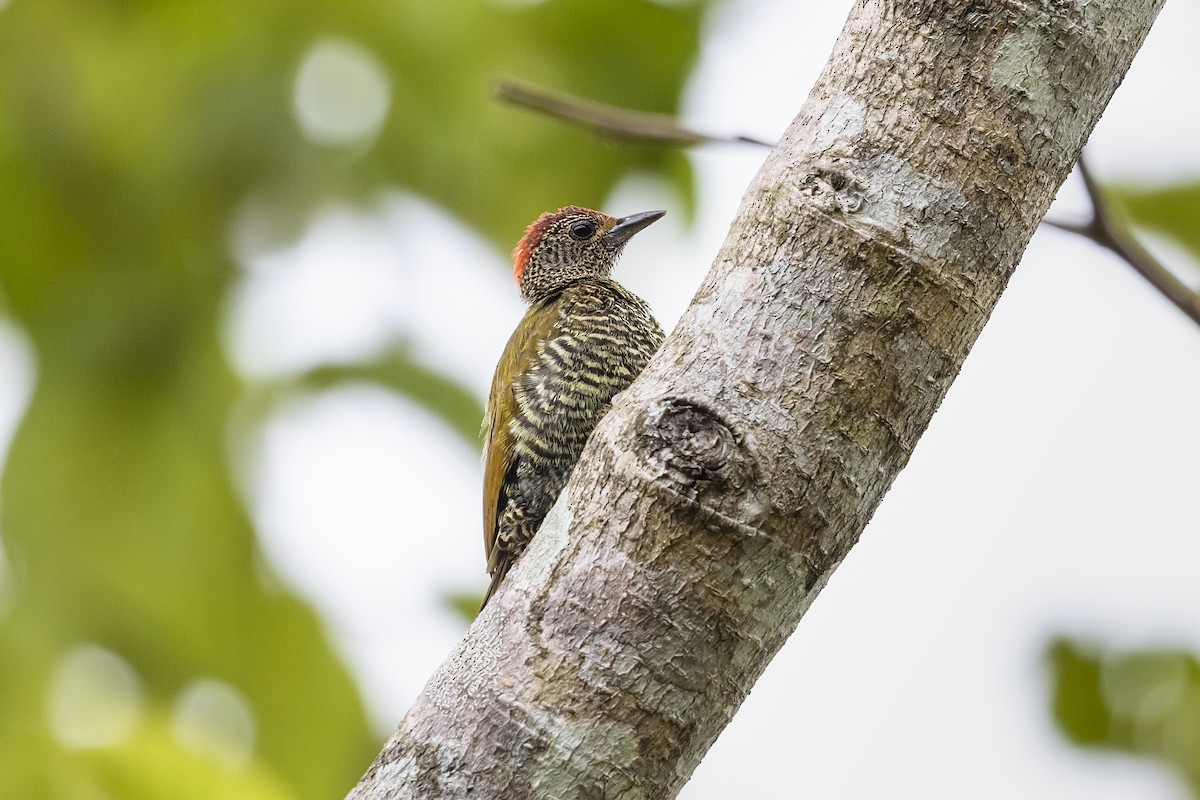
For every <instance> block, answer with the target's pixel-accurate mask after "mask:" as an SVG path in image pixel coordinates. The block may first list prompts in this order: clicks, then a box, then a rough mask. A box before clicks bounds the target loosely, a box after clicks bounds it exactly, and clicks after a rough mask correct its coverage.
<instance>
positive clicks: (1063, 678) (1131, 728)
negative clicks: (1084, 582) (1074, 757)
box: [1048, 639, 1200, 797]
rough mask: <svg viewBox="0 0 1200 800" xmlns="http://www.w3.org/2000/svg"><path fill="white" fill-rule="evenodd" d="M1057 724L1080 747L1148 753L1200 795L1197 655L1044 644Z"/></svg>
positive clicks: (1199, 670)
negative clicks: (1176, 773) (1047, 647)
mask: <svg viewBox="0 0 1200 800" xmlns="http://www.w3.org/2000/svg"><path fill="white" fill-rule="evenodd" d="M1048 661H1049V664H1050V670H1051V681H1052V707H1053V713H1054V719H1055V721H1056V722H1057V723H1058V726H1059V729H1060V730H1061V731H1062V733H1063V735H1065V736H1066V737H1067V738H1068V739H1070V740H1071V741H1072V742H1074V743H1075V744H1078V745H1080V746H1084V747H1092V748H1098V749H1107V750H1114V751H1118V752H1122V753H1128V754H1130V755H1138V756H1144V757H1147V758H1152V759H1154V760H1156V761H1159V762H1161V763H1162V764H1164V765H1166V766H1168V767H1170V768H1172V769H1174V770H1176V771H1177V772H1178V773H1179V774H1180V776H1181V777H1182V778H1183V779H1184V780H1185V781H1186V782H1187V783H1188V785H1189V786H1190V787H1191V789H1192V792H1193V794H1194V795H1196V796H1197V797H1200V659H1198V658H1197V656H1196V655H1195V654H1193V653H1188V652H1186V651H1182V650H1169V649H1162V650H1133V651H1119V650H1114V649H1107V648H1101V647H1098V646H1095V645H1091V644H1087V643H1082V642H1077V641H1074V640H1071V639H1058V640H1056V641H1054V642H1053V643H1052V644H1051V646H1050V648H1049V650H1048Z"/></svg>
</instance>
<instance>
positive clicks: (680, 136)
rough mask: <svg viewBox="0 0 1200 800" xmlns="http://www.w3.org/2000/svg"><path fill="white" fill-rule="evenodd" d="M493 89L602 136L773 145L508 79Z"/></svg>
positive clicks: (504, 98)
mask: <svg viewBox="0 0 1200 800" xmlns="http://www.w3.org/2000/svg"><path fill="white" fill-rule="evenodd" d="M495 91H496V97H497V99H499V100H502V101H504V102H506V103H511V104H512V105H515V106H521V107H522V108H528V109H530V110H532V111H537V112H538V113H541V114H546V115H547V116H551V117H556V118H558V119H563V120H566V121H568V122H573V123H575V124H577V125H582V126H584V127H585V128H591V129H592V130H594V131H596V132H597V133H599V134H601V135H602V136H611V137H614V138H617V139H634V140H640V141H645V142H657V143H659V144H669V145H674V146H683V147H688V146H691V145H697V144H709V143H712V142H720V143H732V144H754V145H759V146H761V147H774V146H775V145H773V144H771V143H769V142H764V141H761V140H759V139H755V138H753V137H750V136H716V135H713V134H709V133H700V132H699V131H694V130H691V129H690V128H685V127H684V126H683V125H681V124H680V123H679V120H677V119H676V118H675V117H672V116H671V115H670V114H654V113H651V112H648V111H635V110H633V109H629V108H620V107H619V106H610V105H606V104H604V103H598V102H596V101H595V100H588V99H586V98H582V97H576V96H575V95H570V94H564V93H562V92H550V91H547V90H545V89H540V88H537V87H534V86H530V85H529V84H525V83H517V82H515V81H511V80H501V81H499V82H497V83H496V89H495Z"/></svg>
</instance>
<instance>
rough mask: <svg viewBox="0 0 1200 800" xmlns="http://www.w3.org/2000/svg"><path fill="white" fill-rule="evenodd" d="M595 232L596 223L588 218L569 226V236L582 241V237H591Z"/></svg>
mask: <svg viewBox="0 0 1200 800" xmlns="http://www.w3.org/2000/svg"><path fill="white" fill-rule="evenodd" d="M595 232H596V223H594V222H591V221H590V220H586V219H584V220H580V221H579V222H576V223H575V224H574V225H572V226H571V238H572V239H575V240H576V241H580V242H582V241H583V240H584V239H590V238H592V234H594V233H595Z"/></svg>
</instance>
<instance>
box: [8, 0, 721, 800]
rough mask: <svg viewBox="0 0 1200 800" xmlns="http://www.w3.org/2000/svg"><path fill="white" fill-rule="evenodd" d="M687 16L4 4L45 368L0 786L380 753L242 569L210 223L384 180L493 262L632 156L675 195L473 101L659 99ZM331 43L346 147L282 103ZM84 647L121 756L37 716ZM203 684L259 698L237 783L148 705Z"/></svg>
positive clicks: (690, 20)
mask: <svg viewBox="0 0 1200 800" xmlns="http://www.w3.org/2000/svg"><path fill="white" fill-rule="evenodd" d="M701 13H702V4H701V3H694V4H691V5H687V4H684V5H675V6H673V7H671V8H666V7H663V6H659V5H655V4H653V3H650V2H645V1H644V0H571V2H561V1H553V0H552V1H551V2H544V3H537V4H515V3H489V2H483V0H462V1H461V2H456V3H436V2H426V1H425V0H388V1H387V2H382V0H349V1H348V2H344V3H324V2H313V1H312V0H298V1H297V0H292V1H291V2H281V1H280V0H264V1H263V2H255V3H245V2H241V0H211V1H210V2H205V3H195V2H184V1H183V0H156V1H155V2H146V1H145V0H141V1H140V2H139V1H138V0H133V1H132V2H121V3H118V2H96V1H95V0H61V1H60V2H54V3H45V2H36V0H13V2H11V3H10V4H8V5H6V6H4V7H2V8H0V119H3V123H0V186H3V187H4V189H3V191H0V303H2V304H3V305H2V306H0V311H3V312H4V313H7V314H8V315H11V316H12V317H13V318H14V319H15V320H16V321H17V323H18V324H19V325H20V326H21V327H22V328H23V329H24V330H25V331H26V332H27V333H28V335H29V336H30V338H31V339H32V341H33V344H34V347H35V350H36V354H37V365H38V376H37V385H36V389H35V394H34V396H33V399H32V402H31V405H30V408H29V411H28V414H27V416H26V418H25V419H24V420H23V421H22V424H21V427H20V429H19V431H18V434H17V437H16V439H15V441H14V443H13V447H12V451H11V453H10V457H9V461H8V463H7V464H6V466H5V471H4V482H3V485H2V486H0V490H2V493H0V512H2V514H3V516H2V517H0V525H2V527H0V533H2V535H3V545H4V552H5V555H6V561H7V563H8V573H9V577H8V578H7V579H3V578H0V580H7V581H8V582H9V584H10V585H8V586H6V587H4V594H5V596H6V597H11V605H10V606H8V607H7V608H4V609H0V708H3V709H4V711H3V722H2V724H0V797H13V798H17V797H19V798H23V799H24V798H42V797H46V798H56V797H78V796H91V795H92V794H96V792H94V791H85V789H87V788H88V787H91V789H95V790H99V791H100V792H102V793H103V794H105V795H107V796H111V797H122V798H126V797H129V798H137V797H191V796H195V797H230V798H234V797H237V798H250V797H254V798H272V799H273V798H282V797H295V798H328V797H337V796H341V794H342V793H344V791H345V790H346V788H347V787H348V786H349V785H350V784H351V783H352V782H353V780H354V779H355V778H356V777H357V775H358V774H359V773H360V772H361V771H362V770H363V769H364V768H365V766H366V765H367V763H368V762H369V760H370V758H371V757H372V756H373V754H374V752H375V750H376V748H377V746H378V744H379V742H378V741H377V740H376V738H375V737H374V736H373V735H372V734H371V733H370V731H369V730H368V728H367V723H366V718H365V714H364V712H363V709H362V707H361V702H360V700H359V698H358V694H357V690H356V687H355V686H354V685H353V683H352V681H351V679H350V677H349V675H348V673H347V672H346V670H345V668H344V667H343V665H342V664H341V663H340V662H339V660H338V659H337V657H336V656H335V654H334V653H333V651H332V649H331V647H330V646H329V644H328V642H327V640H326V637H325V635H324V633H323V631H322V629H321V624H320V622H319V620H318V619H317V617H316V615H315V614H314V613H313V611H312V610H311V609H310V608H308V607H307V606H306V605H305V604H304V603H303V602H302V601H300V600H299V599H297V598H296V597H294V596H292V595H291V594H290V593H288V592H287V591H285V590H282V589H280V588H279V587H278V586H277V585H276V583H275V582H274V580H273V578H272V577H271V575H270V570H269V567H267V566H265V565H264V564H262V563H261V560H260V559H259V556H258V552H257V549H256V545H255V542H254V538H253V533H252V531H251V528H250V525H249V522H248V519H247V515H246V511H245V509H244V508H243V507H242V505H241V502H240V498H239V495H238V493H237V491H236V490H235V487H234V485H233V482H232V480H231V477H230V470H229V464H228V458H229V456H228V452H227V448H226V436H227V427H228V423H229V416H230V412H231V409H232V408H233V406H234V404H235V403H236V402H238V401H239V399H240V398H241V396H242V393H243V391H244V387H243V386H242V385H241V383H240V381H239V380H238V378H237V377H236V376H235V375H234V374H233V373H232V372H231V370H230V368H229V365H228V364H227V362H226V360H225V357H224V354H223V353H222V352H221V348H220V344H219V341H220V339H219V335H218V334H219V332H218V320H219V319H220V316H221V314H220V312H221V308H222V307H223V304H224V302H225V299H226V298H227V296H228V293H229V291H230V288H231V285H232V284H233V282H234V281H235V280H236V277H237V270H236V266H235V264H234V263H233V261H232V258H231V256H230V254H229V244H228V243H229V240H230V225H231V221H232V220H234V219H235V217H237V215H238V214H239V213H240V212H243V211H244V209H246V208H253V209H254V211H255V215H256V217H257V222H258V223H260V226H261V224H262V223H264V222H265V223H266V224H267V225H268V227H269V228H270V229H271V230H272V231H273V237H274V239H273V241H274V242H276V243H283V242H284V241H286V240H287V239H288V238H289V237H290V236H292V235H294V234H295V233H296V232H297V231H299V230H300V229H301V228H302V227H303V225H304V223H305V221H306V220H307V219H308V218H309V215H310V214H311V213H312V211H313V209H315V208H316V207H318V206H319V205H321V204H324V203H328V202H330V201H331V200H332V199H337V200H340V201H348V202H352V203H354V202H369V201H370V200H371V199H372V198H373V197H374V196H375V195H376V194H377V193H378V192H379V191H380V190H382V189H384V188H387V187H394V186H398V187H402V188H405V189H407V190H409V191H413V192H416V193H419V194H421V195H423V196H425V197H428V198H430V199H432V200H433V201H435V202H437V203H439V204H441V205H442V206H443V207H444V208H446V209H448V210H449V211H451V212H452V213H454V214H455V215H457V216H458V217H460V218H461V219H463V220H465V221H467V222H468V223H469V224H471V225H472V226H474V227H476V228H477V229H479V230H480V231H481V232H483V233H484V234H485V235H486V236H488V237H489V238H490V239H491V240H492V241H493V242H495V243H496V244H497V245H498V246H501V247H505V248H507V247H508V246H511V244H512V242H513V241H514V240H515V239H516V238H517V236H518V235H519V234H520V232H521V230H522V229H523V226H524V225H525V224H526V223H527V222H528V221H529V220H530V219H532V218H533V217H534V216H535V215H536V214H537V213H539V212H540V211H543V210H545V209H547V208H551V207H554V206H557V205H561V204H565V203H568V202H576V203H585V204H599V203H601V202H602V201H603V199H604V198H605V196H606V195H607V194H608V193H609V192H610V191H611V189H612V188H613V186H614V185H615V184H616V182H617V181H618V180H620V179H621V178H622V177H623V176H624V175H626V174H628V173H629V172H631V171H634V170H650V171H655V172H658V173H659V174H662V175H664V176H666V177H667V179H668V180H671V181H672V182H673V184H674V185H675V186H676V187H677V189H678V190H679V192H680V194H681V195H682V196H684V197H690V188H691V187H690V173H689V172H688V169H687V166H686V162H685V161H684V160H683V157H682V156H681V155H680V154H678V153H674V152H669V151H664V150H659V149H653V148H636V147H622V148H615V147H610V146H608V145H607V144H605V143H604V142H602V141H599V140H597V139H595V138H593V137H592V136H590V135H589V134H587V133H584V132H581V131H578V130H575V129H572V128H569V127H567V126H563V125H561V124H558V123H555V122H552V121H549V120H544V119H540V118H537V117H535V116H531V115H529V114H528V113H526V112H522V111H520V110H516V109H511V108H506V107H501V106H499V105H497V104H495V103H493V102H491V100H490V97H489V93H490V88H489V86H490V82H491V80H493V78H494V77H495V76H497V75H499V74H513V75H517V76H520V77H523V78H526V79H530V80H534V81H536V82H538V83H541V84H544V85H547V86H553V87H555V88H559V89H563V90H566V91H571V92H575V93H579V94H582V95H586V96H590V97H595V98H597V99H600V100H605V101H609V102H615V103H620V104H624V105H628V106H632V107H637V108H644V109H647V110H654V111H671V110H673V109H674V108H675V106H676V103H677V98H678V96H679V92H680V89H681V86H682V83H683V80H684V78H685V76H686V74H687V71H688V69H689V67H690V65H691V63H692V61H693V60H694V58H695V55H696V51H697V47H698V40H699V24H700V16H701ZM329 39H334V40H337V41H343V40H344V41H348V42H353V43H355V45H356V46H357V47H360V48H363V50H362V51H356V52H362V53H365V55H364V56H363V58H365V59H366V62H367V64H368V65H370V64H372V63H377V64H378V65H379V66H380V67H381V74H383V75H385V76H386V82H387V85H388V86H389V92H390V95H389V96H390V107H389V111H388V113H387V116H386V118H385V119H384V121H383V123H382V126H381V127H380V128H379V129H378V131H376V132H375V133H373V134H372V135H371V136H369V137H367V138H365V139H363V140H358V141H354V142H350V143H347V144H344V145H329V144H320V143H316V142H314V141H310V140H309V139H306V138H305V136H304V135H302V132H301V128H300V126H298V124H297V121H296V118H295V117H294V109H293V92H294V82H295V76H296V74H297V69H298V67H299V66H300V65H301V64H302V63H303V62H304V61H305V58H306V54H307V53H309V52H311V49H312V48H313V46H314V45H315V44H316V43H318V42H321V41H325V40H329ZM352 89H354V87H347V92H346V94H347V95H353V92H352V91H350V90H352ZM334 99H335V100H337V99H339V98H338V97H335V98H334ZM350 99H351V100H352V99H353V97H352V96H351V97H350ZM346 379H358V380H361V379H367V380H373V381H379V382H383V383H385V384H386V385H389V386H391V387H394V388H395V389H396V390H397V391H401V392H404V393H406V394H408V395H409V396H411V397H413V398H414V399H416V400H417V401H418V402H421V403H425V404H428V405H429V406H431V407H432V408H433V410H435V412H437V413H440V414H441V415H442V416H443V418H444V419H445V420H446V421H447V422H448V423H450V424H451V426H452V427H453V428H454V429H456V430H458V431H460V432H461V433H462V434H463V436H465V437H470V438H471V439H472V440H474V437H475V435H476V432H477V426H478V418H479V406H478V401H477V400H476V399H474V398H472V397H471V396H470V395H469V393H467V392H465V391H464V390H462V389H461V388H460V387H458V386H457V385H455V384H454V383H453V381H451V380H450V379H448V378H446V377H445V376H441V375H438V374H436V373H434V372H431V371H430V370H428V369H427V368H418V367H417V366H416V365H415V364H413V363H412V362H411V361H408V360H406V359H405V358H404V357H403V356H402V355H396V356H389V357H387V358H386V359H385V360H384V361H383V362H382V363H380V364H373V365H358V366H354V367H336V368H335V367H329V368H325V369H322V370H318V371H317V372H315V373H314V374H312V375H309V376H301V377H299V378H297V381H298V383H299V384H300V385H302V386H306V387H317V388H319V387H323V386H328V385H331V384H332V383H334V382H337V381H340V380H346ZM80 643H93V644H95V645H98V646H100V647H102V648H104V649H106V650H108V651H111V652H113V653H115V654H118V655H119V656H120V657H121V658H122V659H124V660H125V661H126V662H127V663H128V664H129V666H130V667H131V668H132V670H133V672H134V673H135V674H136V676H137V679H138V681H139V682H140V685H141V687H142V691H143V692H144V698H145V699H144V705H143V706H142V708H141V710H140V711H139V713H138V716H137V717H136V722H135V724H134V727H133V729H132V732H131V734H130V738H128V739H127V740H126V741H124V742H123V743H120V744H117V745H113V746H111V747H99V748H83V749H72V748H70V747H67V746H65V745H64V744H63V743H62V742H61V741H59V739H58V738H56V737H55V736H54V735H53V733H52V731H51V729H50V726H49V723H48V721H47V703H48V698H49V697H50V696H51V695H52V694H53V692H54V676H55V674H56V671H57V670H58V668H59V665H60V664H61V663H62V659H63V658H64V656H65V655H66V654H67V653H68V652H70V651H71V650H72V648H74V647H76V646H77V645H78V644H80ZM199 678H210V679H215V680H218V681H222V682H224V683H226V684H228V685H230V686H232V687H235V688H236V690H238V691H239V692H241V693H242V694H243V695H244V696H245V697H246V699H247V702H248V704H249V706H250V708H251V709H252V711H253V714H254V720H255V723H256V731H257V738H256V746H255V749H254V752H253V758H252V761H251V762H250V764H249V765H248V766H245V767H242V768H240V769H239V770H238V771H236V772H235V773H233V774H226V773H222V772H220V770H219V769H218V768H216V767H214V766H213V764H212V763H210V762H208V761H205V760H204V758H203V757H202V756H198V755H196V754H195V753H192V752H190V751H187V750H185V749H181V747H180V745H179V744H178V743H177V742H176V740H175V738H174V734H173V733H172V729H171V727H170V726H169V725H167V724H166V723H164V722H161V720H165V719H168V718H169V717H170V715H171V713H172V709H174V708H176V706H177V701H178V697H179V695H180V692H181V691H182V689H183V687H185V686H187V685H188V684H189V683H190V682H192V681H194V680H196V679H199ZM222 769H223V768H222Z"/></svg>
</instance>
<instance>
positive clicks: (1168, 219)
mask: <svg viewBox="0 0 1200 800" xmlns="http://www.w3.org/2000/svg"><path fill="white" fill-rule="evenodd" d="M1109 191H1110V192H1111V194H1112V196H1113V198H1114V199H1116V200H1117V202H1118V203H1119V204H1120V206H1121V208H1122V209H1123V210H1124V211H1125V213H1126V214H1128V215H1129V218H1130V219H1131V220H1132V221H1133V222H1134V223H1135V224H1137V225H1139V226H1141V227H1143V228H1146V229H1148V230H1152V231H1155V232H1156V233H1160V234H1162V235H1164V236H1166V237H1168V238H1170V239H1172V240H1173V241H1174V242H1175V243H1176V244H1178V245H1179V246H1180V247H1182V248H1184V249H1185V250H1187V251H1188V252H1189V253H1190V254H1191V256H1192V258H1193V259H1195V260H1196V263H1197V264H1200V183H1180V184H1175V185H1172V186H1153V187H1147V186H1113V187H1110V188H1109Z"/></svg>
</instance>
